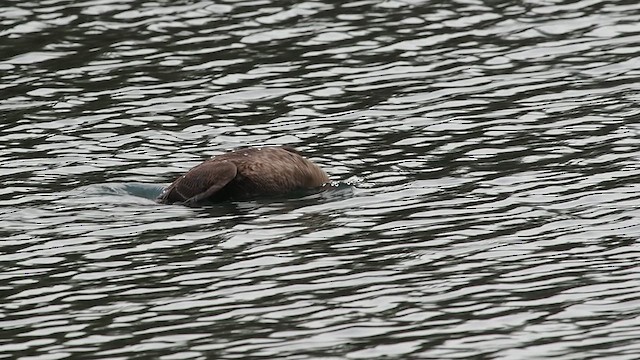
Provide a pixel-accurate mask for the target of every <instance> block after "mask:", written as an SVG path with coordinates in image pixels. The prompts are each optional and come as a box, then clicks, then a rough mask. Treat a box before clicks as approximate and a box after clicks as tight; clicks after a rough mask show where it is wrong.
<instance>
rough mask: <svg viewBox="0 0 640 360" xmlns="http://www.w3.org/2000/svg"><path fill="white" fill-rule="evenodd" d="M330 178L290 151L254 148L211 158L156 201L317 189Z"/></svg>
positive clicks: (184, 201)
mask: <svg viewBox="0 0 640 360" xmlns="http://www.w3.org/2000/svg"><path fill="white" fill-rule="evenodd" d="M328 182H329V176H327V173H325V172H324V171H323V170H322V169H320V167H318V165H316V164H314V163H313V162H311V161H310V160H308V159H306V158H305V157H303V156H302V155H301V154H300V153H299V152H298V151H296V150H294V149H293V148H290V147H286V146H282V147H256V148H245V149H239V150H234V151H231V152H228V153H226V154H222V155H218V156H214V157H212V158H211V159H208V160H205V161H204V162H203V163H201V164H200V165H197V166H195V167H193V168H192V169H191V170H189V171H187V173H186V174H184V175H182V176H180V177H179V178H177V179H176V180H175V181H174V182H173V183H172V184H171V185H169V187H167V188H166V189H164V190H163V191H162V193H161V194H160V196H158V198H157V201H158V202H159V203H162V204H173V203H181V204H184V205H188V206H193V205H198V204H202V203H207V202H216V201H223V200H243V199H244V200H246V199H251V198H254V197H258V196H265V195H278V194H285V193H288V192H291V191H294V190H302V189H313V188H319V187H321V186H322V185H324V184H326V183H328Z"/></svg>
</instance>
